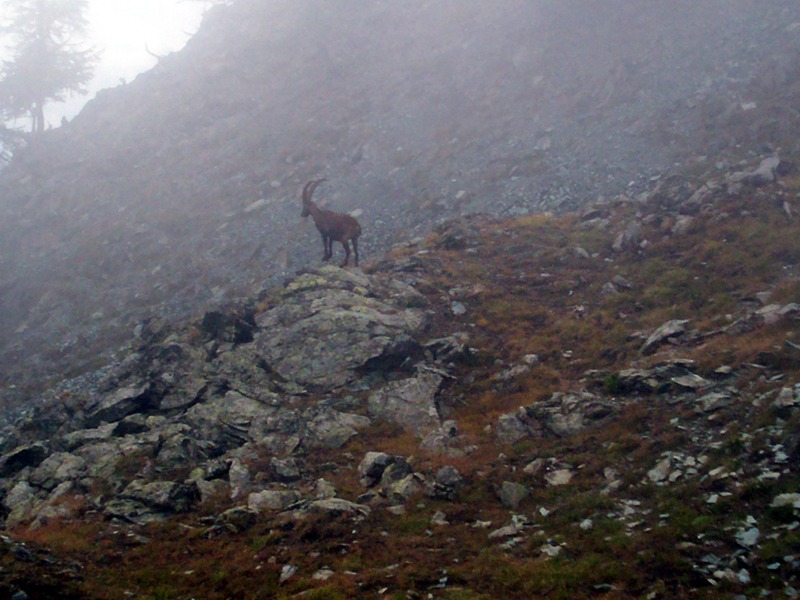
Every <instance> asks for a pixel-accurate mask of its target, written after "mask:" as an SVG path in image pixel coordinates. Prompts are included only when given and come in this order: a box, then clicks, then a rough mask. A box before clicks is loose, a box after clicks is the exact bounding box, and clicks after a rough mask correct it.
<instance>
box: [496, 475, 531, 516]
mask: <svg viewBox="0 0 800 600" xmlns="http://www.w3.org/2000/svg"><path fill="white" fill-rule="evenodd" d="M497 495H498V497H499V498H500V502H501V503H502V504H503V506H505V507H506V508H508V509H510V510H516V509H517V508H519V505H520V504H522V501H523V500H525V499H526V498H527V497H528V496H529V495H530V491H529V490H528V488H527V487H525V486H524V485H522V484H520V483H515V482H512V481H504V482H503V483H502V484H501V485H500V487H499V489H498V490H497Z"/></svg>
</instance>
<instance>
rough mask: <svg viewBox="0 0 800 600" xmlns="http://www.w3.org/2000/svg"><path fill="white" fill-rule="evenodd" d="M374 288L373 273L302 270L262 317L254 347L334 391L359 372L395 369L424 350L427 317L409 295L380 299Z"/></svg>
mask: <svg viewBox="0 0 800 600" xmlns="http://www.w3.org/2000/svg"><path fill="white" fill-rule="evenodd" d="M376 288H377V284H376V282H375V281H373V280H371V279H370V278H368V277H365V276H363V275H360V274H358V273H356V272H353V271H345V270H342V269H337V268H335V267H323V268H322V269H320V270H319V271H317V272H314V273H307V274H305V275H301V276H300V277H299V278H298V279H296V280H295V281H293V282H292V283H291V284H289V285H288V286H287V288H286V290H285V292H284V293H283V294H282V296H281V302H280V304H279V305H277V306H276V307H274V308H272V309H270V310H268V311H267V312H265V313H264V314H263V315H261V316H259V317H258V319H257V323H258V326H259V329H260V330H261V331H260V333H259V335H258V336H257V340H256V344H257V347H258V349H259V351H260V352H261V355H262V356H263V359H264V360H265V362H266V363H267V364H268V365H269V368H270V369H272V370H273V371H274V372H275V373H277V374H278V375H280V376H281V377H282V378H284V379H287V380H291V381H295V382H297V383H299V384H300V385H303V386H311V387H316V388H325V389H330V388H336V387H340V386H343V385H345V384H347V383H351V382H353V381H354V380H355V379H356V378H357V377H358V372H359V370H370V369H377V368H381V367H382V366H384V365H388V366H397V365H400V364H402V363H403V362H404V361H405V360H406V359H408V358H409V357H410V356H413V355H414V354H417V353H419V349H420V345H419V343H418V342H417V341H416V340H415V338H416V337H417V336H419V335H420V334H422V333H423V332H424V329H425V324H426V322H427V316H426V314H425V313H424V312H422V311H421V310H419V309H418V308H414V307H411V306H409V305H408V300H406V299H403V301H404V303H405V306H403V305H398V303H397V302H395V301H393V299H391V297H389V298H387V297H385V296H384V298H383V299H380V298H378V297H377V294H378V290H377V289H376ZM395 298H397V296H395Z"/></svg>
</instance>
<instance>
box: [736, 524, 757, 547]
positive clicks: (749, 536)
mask: <svg viewBox="0 0 800 600" xmlns="http://www.w3.org/2000/svg"><path fill="white" fill-rule="evenodd" d="M734 537H735V539H736V543H737V544H739V545H740V546H742V547H744V548H752V547H753V546H755V545H756V544H757V543H758V540H759V538H760V537H761V532H760V531H759V530H758V527H750V528H749V529H740V530H739V531H737V532H736V535H735V536H734Z"/></svg>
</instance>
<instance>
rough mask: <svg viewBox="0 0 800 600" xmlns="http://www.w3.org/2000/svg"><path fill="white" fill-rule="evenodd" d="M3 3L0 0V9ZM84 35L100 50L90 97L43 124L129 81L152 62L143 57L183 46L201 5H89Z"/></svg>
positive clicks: (136, 1) (184, 1)
mask: <svg viewBox="0 0 800 600" xmlns="http://www.w3.org/2000/svg"><path fill="white" fill-rule="evenodd" d="M2 3H3V0H0V4H2ZM89 5H90V12H89V15H88V17H89V27H90V29H89V36H90V41H91V43H92V44H93V45H94V46H95V47H96V48H97V49H99V50H101V51H102V55H101V60H100V63H99V64H98V65H97V69H96V71H95V79H94V81H93V82H92V83H91V84H90V90H89V94H87V95H86V96H77V97H74V98H72V99H71V100H68V102H67V103H65V104H51V105H49V107H48V110H47V117H46V118H47V120H48V122H49V123H51V124H53V125H55V124H57V123H59V122H60V121H61V116H62V115H63V114H66V115H67V117H72V116H73V115H74V114H76V113H77V112H78V111H79V110H80V109H81V107H82V106H83V105H84V104H85V103H86V102H87V101H88V100H90V99H91V98H92V97H93V96H94V94H95V92H96V91H97V90H99V89H103V88H107V87H114V86H117V85H119V84H120V80H122V79H124V80H125V81H132V80H133V79H134V78H135V77H136V75H138V74H139V73H141V72H143V71H146V70H147V69H149V68H151V67H152V66H153V65H154V64H155V63H156V59H155V58H153V57H152V56H151V55H150V54H148V53H147V50H146V48H149V50H150V51H151V52H153V53H154V54H167V53H169V52H173V51H175V50H179V49H180V48H182V47H183V45H184V44H185V43H186V41H187V40H188V39H189V37H190V36H191V34H193V33H194V32H195V31H196V30H197V27H198V25H199V23H200V20H201V17H202V14H203V11H204V10H205V3H204V2H195V1H190V0H90V2H89Z"/></svg>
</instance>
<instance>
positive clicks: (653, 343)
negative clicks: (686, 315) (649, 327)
mask: <svg viewBox="0 0 800 600" xmlns="http://www.w3.org/2000/svg"><path fill="white" fill-rule="evenodd" d="M688 323H689V321H688V320H687V319H676V320H673V321H667V322H666V323H664V324H663V325H661V326H660V327H658V328H657V329H656V330H655V331H653V333H651V334H650V336H649V337H648V338H647V340H646V341H645V343H644V345H643V346H642V349H641V352H642V354H652V353H653V352H655V351H656V350H657V349H658V348H659V346H661V345H663V344H665V343H667V342H668V341H669V340H670V339H675V338H678V337H680V336H681V335H683V334H684V333H686V325H687V324H688Z"/></svg>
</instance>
